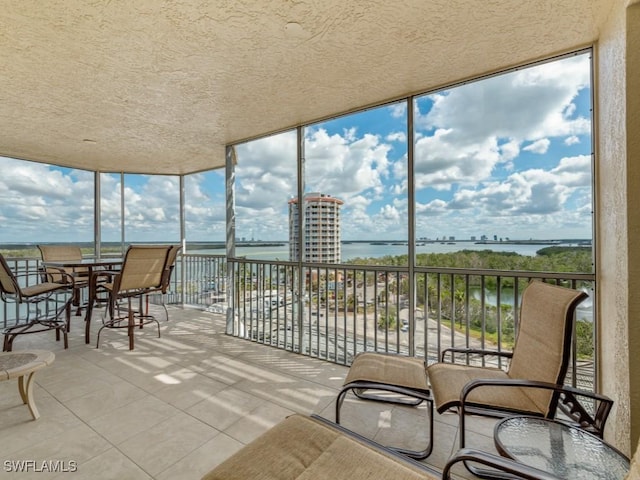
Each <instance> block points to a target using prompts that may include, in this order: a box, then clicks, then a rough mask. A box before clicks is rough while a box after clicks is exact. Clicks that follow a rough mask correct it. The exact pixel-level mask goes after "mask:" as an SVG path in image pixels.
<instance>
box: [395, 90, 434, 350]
mask: <svg viewBox="0 0 640 480" xmlns="http://www.w3.org/2000/svg"><path fill="white" fill-rule="evenodd" d="M413 103H414V97H409V98H407V172H408V174H407V195H408V198H407V213H408V215H407V216H408V217H409V218H408V222H409V225H408V234H409V238H408V247H409V251H408V252H407V253H408V259H409V265H408V267H409V273H408V274H409V279H408V282H407V283H408V287H409V355H411V356H413V355H415V353H416V318H415V312H416V275H415V265H416V209H415V205H416V193H415V181H414V177H415V176H414V174H413V173H414V171H415V170H414V153H415V152H414V150H415V145H414V141H413V131H414V129H413ZM398 313H399V312H398ZM425 315H426V312H425ZM398 316H399V315H398ZM425 335H426V331H425ZM426 354H427V352H425V355H426Z"/></svg>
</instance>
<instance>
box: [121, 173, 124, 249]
mask: <svg viewBox="0 0 640 480" xmlns="http://www.w3.org/2000/svg"><path fill="white" fill-rule="evenodd" d="M124 242H125V233H124V172H120V253H121V254H122V255H124Z"/></svg>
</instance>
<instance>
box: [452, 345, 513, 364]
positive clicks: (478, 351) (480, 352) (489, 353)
mask: <svg viewBox="0 0 640 480" xmlns="http://www.w3.org/2000/svg"><path fill="white" fill-rule="evenodd" d="M447 353H450V354H451V361H449V362H448V363H455V356H454V354H455V353H462V354H465V355H467V359H468V358H469V355H482V356H497V357H504V358H511V357H513V352H502V351H498V350H486V349H481V348H457V347H449V348H445V349H444V350H443V351H442V355H441V358H440V360H441V361H442V362H446V360H445V357H446V355H447Z"/></svg>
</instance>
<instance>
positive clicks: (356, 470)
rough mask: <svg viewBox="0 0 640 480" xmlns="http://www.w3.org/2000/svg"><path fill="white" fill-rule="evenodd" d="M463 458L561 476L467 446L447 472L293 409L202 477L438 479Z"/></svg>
mask: <svg viewBox="0 0 640 480" xmlns="http://www.w3.org/2000/svg"><path fill="white" fill-rule="evenodd" d="M461 461H474V462H478V463H481V464H483V465H488V466H491V467H493V468H496V469H498V470H499V471H501V472H506V473H509V474H511V475H512V476H511V478H524V479H529V480H557V477H555V476H553V475H551V474H549V473H545V472H543V471H541V470H538V469H535V468H532V467H528V466H526V465H524V464H522V463H518V462H514V461H512V460H509V459H506V458H504V457H499V456H497V455H492V454H489V453H485V452H479V451H473V450H470V449H465V450H463V451H460V452H458V453H457V454H456V455H454V456H453V457H451V458H450V459H449V461H448V462H447V464H446V466H445V468H444V470H443V471H442V472H439V471H436V470H435V469H433V468H432V467H430V466H428V465H426V464H424V463H420V462H416V461H415V460H412V459H410V458H408V457H405V456H403V455H398V454H397V453H396V452H394V451H392V450H389V449H387V448H385V447H383V446H382V445H379V444H377V443H375V442H373V441H371V440H368V439H366V438H365V437H362V436H361V435H358V434H357V433H355V432H352V431H350V430H348V429H346V428H343V427H341V426H340V425H337V424H335V423H333V422H330V421H329V420H326V419H324V418H322V417H319V416H317V415H312V416H310V417H309V416H305V415H301V414H293V415H291V416H289V417H287V418H285V419H284V420H282V421H281V422H280V423H278V424H277V425H276V426H274V427H272V428H271V429H269V430H267V431H266V432H265V433H264V434H262V435H261V436H259V437H258V438H256V439H255V440H253V441H252V442H250V443H249V444H247V445H245V446H244V447H242V448H241V449H240V450H239V451H237V452H236V453H235V454H233V455H232V456H231V457H229V458H228V459H227V460H225V461H224V462H222V463H221V464H219V465H218V466H217V467H215V468H214V469H213V470H211V471H209V472H208V473H207V474H205V475H204V476H203V477H202V480H233V479H237V480H246V479H249V478H251V479H261V480H269V479H274V480H294V479H300V478H318V479H325V478H326V479H332V480H364V479H366V480H377V479H380V480H387V479H391V478H398V479H400V478H401V479H403V480H418V479H420V480H438V479H440V478H442V479H450V478H451V469H452V468H453V466H454V465H456V464H458V463H459V462H461Z"/></svg>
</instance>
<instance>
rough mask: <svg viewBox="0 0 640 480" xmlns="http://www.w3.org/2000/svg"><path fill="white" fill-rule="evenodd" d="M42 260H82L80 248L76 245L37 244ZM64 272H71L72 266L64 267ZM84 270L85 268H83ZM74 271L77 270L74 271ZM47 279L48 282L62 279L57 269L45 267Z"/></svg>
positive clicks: (72, 271)
mask: <svg viewBox="0 0 640 480" xmlns="http://www.w3.org/2000/svg"><path fill="white" fill-rule="evenodd" d="M38 249H39V250H40V254H41V255H42V260H43V261H45V262H62V261H65V260H72V261H75V260H82V250H81V249H80V247H78V246H77V245H38ZM64 270H65V272H67V273H69V274H73V273H74V270H73V269H72V268H65V269H64ZM85 271H86V269H85ZM75 272H76V273H77V272H78V270H76V271H75ZM45 273H46V274H47V280H48V281H50V282H61V281H63V278H62V275H60V270H59V269H54V268H46V269H45Z"/></svg>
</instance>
